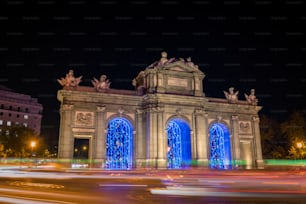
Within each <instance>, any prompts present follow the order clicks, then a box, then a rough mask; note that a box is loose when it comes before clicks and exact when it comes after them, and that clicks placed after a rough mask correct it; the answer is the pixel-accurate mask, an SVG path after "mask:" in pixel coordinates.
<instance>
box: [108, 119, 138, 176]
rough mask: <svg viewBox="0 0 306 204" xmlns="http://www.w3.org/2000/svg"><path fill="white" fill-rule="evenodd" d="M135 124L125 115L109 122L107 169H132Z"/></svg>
mask: <svg viewBox="0 0 306 204" xmlns="http://www.w3.org/2000/svg"><path fill="white" fill-rule="evenodd" d="M133 142H134V138H133V126H132V124H131V122H130V121H129V120H128V119H126V118H123V117H114V118H112V119H111V120H109V122H108V124H107V134H106V161H105V168H106V169H118V170H120V169H131V168H132V165H133V146H134V145H133Z"/></svg>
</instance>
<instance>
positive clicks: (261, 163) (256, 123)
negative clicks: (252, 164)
mask: <svg viewBox="0 0 306 204" xmlns="http://www.w3.org/2000/svg"><path fill="white" fill-rule="evenodd" d="M253 127H254V137H255V154H256V163H257V168H259V169H263V168H264V161H263V159H262V149H261V138H260V128H259V117H258V116H256V117H253Z"/></svg>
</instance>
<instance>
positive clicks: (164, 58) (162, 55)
mask: <svg viewBox="0 0 306 204" xmlns="http://www.w3.org/2000/svg"><path fill="white" fill-rule="evenodd" d="M167 56H168V54H167V53H166V52H162V53H161V58H160V60H159V63H158V65H164V64H165V63H166V62H167V61H168V58H167Z"/></svg>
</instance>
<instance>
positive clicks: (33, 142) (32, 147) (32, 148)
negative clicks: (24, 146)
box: [31, 141, 36, 156]
mask: <svg viewBox="0 0 306 204" xmlns="http://www.w3.org/2000/svg"><path fill="white" fill-rule="evenodd" d="M35 146H36V142H35V141H31V156H33V150H34V148H35Z"/></svg>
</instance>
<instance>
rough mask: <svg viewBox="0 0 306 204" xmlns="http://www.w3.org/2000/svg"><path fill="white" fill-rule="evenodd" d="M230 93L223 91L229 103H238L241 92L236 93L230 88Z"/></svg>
mask: <svg viewBox="0 0 306 204" xmlns="http://www.w3.org/2000/svg"><path fill="white" fill-rule="evenodd" d="M228 90H229V92H226V91H223V92H224V95H225V97H226V99H227V100H228V102H229V103H237V101H238V93H239V91H236V92H234V87H230V88H229V89H228Z"/></svg>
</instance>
